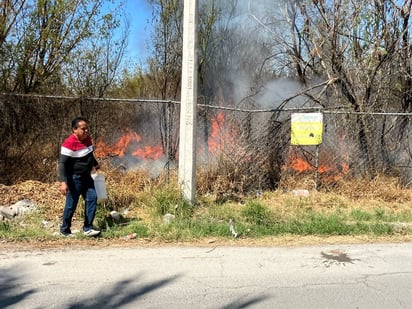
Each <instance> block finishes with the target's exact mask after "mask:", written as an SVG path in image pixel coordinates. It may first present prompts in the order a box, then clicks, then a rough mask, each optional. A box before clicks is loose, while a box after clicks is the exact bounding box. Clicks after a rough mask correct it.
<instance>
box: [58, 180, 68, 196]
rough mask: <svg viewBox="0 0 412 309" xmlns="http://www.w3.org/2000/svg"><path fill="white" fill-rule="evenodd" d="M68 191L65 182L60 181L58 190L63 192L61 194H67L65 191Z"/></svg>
mask: <svg viewBox="0 0 412 309" xmlns="http://www.w3.org/2000/svg"><path fill="white" fill-rule="evenodd" d="M68 191H69V187H68V186H67V183H65V182H61V183H60V192H61V193H62V194H63V195H67V192H68Z"/></svg>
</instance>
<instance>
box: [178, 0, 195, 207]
mask: <svg viewBox="0 0 412 309" xmlns="http://www.w3.org/2000/svg"><path fill="white" fill-rule="evenodd" d="M197 2H198V0H184V11H183V64H182V93H181V102H182V103H181V106H180V141H179V143H180V144H179V184H180V185H181V189H182V192H183V195H184V198H185V199H187V200H189V201H190V202H192V203H195V197H196V103H197V66H198V60H197Z"/></svg>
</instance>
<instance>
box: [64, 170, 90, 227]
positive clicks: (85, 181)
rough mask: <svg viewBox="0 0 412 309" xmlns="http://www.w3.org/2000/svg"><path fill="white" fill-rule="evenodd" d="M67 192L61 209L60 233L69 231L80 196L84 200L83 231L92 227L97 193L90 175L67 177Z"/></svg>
mask: <svg viewBox="0 0 412 309" xmlns="http://www.w3.org/2000/svg"><path fill="white" fill-rule="evenodd" d="M67 185H68V187H69V192H68V193H67V196H66V204H65V206H64V211H63V223H62V225H61V227H60V231H61V232H62V233H71V230H70V227H71V225H72V218H73V215H74V212H75V211H76V208H77V203H78V202H79V198H80V196H82V197H83V199H84V202H85V205H84V206H85V207H84V223H83V231H87V230H90V229H91V228H92V227H93V220H94V216H95V214H96V206H97V195H96V190H95V188H94V182H93V178H92V177H91V176H90V175H87V176H78V175H73V176H72V177H69V178H68V179H67Z"/></svg>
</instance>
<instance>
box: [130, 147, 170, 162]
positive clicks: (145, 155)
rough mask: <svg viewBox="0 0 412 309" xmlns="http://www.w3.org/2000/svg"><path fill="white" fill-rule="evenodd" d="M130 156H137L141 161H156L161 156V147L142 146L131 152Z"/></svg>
mask: <svg viewBox="0 0 412 309" xmlns="http://www.w3.org/2000/svg"><path fill="white" fill-rule="evenodd" d="M132 156H138V157H141V158H142V159H151V160H158V159H160V158H161V157H162V156H163V148H162V146H144V147H143V148H140V149H136V150H135V151H133V152H132Z"/></svg>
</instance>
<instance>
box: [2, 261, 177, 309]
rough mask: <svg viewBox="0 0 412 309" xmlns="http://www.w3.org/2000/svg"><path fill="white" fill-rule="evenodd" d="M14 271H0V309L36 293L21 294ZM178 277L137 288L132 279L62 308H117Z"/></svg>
mask: <svg viewBox="0 0 412 309" xmlns="http://www.w3.org/2000/svg"><path fill="white" fill-rule="evenodd" d="M16 271H17V270H16V268H14V269H0V308H7V307H12V306H13V307H17V305H18V304H19V303H20V302H22V301H23V300H24V299H25V298H27V297H29V296H30V295H31V294H34V293H36V292H37V291H36V290H35V289H29V290H27V291H23V292H21V283H22V282H25V280H24V278H22V277H21V276H18V275H16ZM19 271H21V269H20V270H19ZM179 277H180V275H177V276H173V277H170V278H166V279H162V280H158V281H154V282H152V283H147V284H145V285H143V286H138V287H136V282H138V281H137V278H134V277H133V278H130V279H127V280H122V281H120V282H117V283H114V284H113V285H111V286H107V287H106V288H105V289H104V290H105V292H102V293H98V294H96V295H93V296H91V297H90V298H87V299H81V300H76V302H75V303H69V304H67V305H65V306H63V307H62V308H68V309H75V308H76V309H77V308H81V309H83V308H84V309H86V308H118V307H121V306H124V305H127V304H130V303H133V302H134V301H136V299H138V298H139V297H141V296H142V295H145V294H148V293H150V292H153V291H155V290H156V289H159V288H161V287H163V286H165V285H167V284H169V283H171V282H173V281H174V280H176V279H177V278H179Z"/></svg>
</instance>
